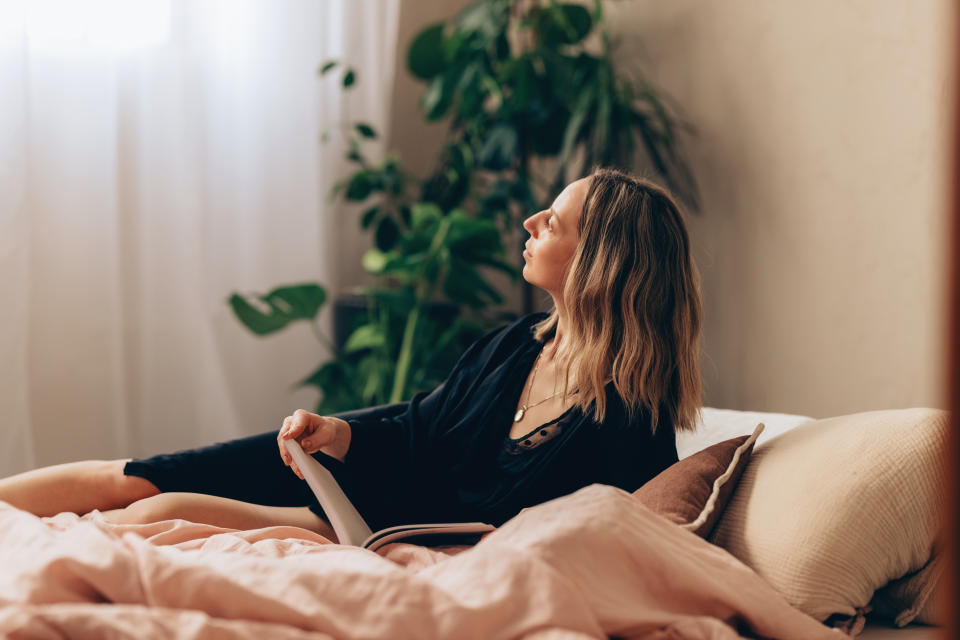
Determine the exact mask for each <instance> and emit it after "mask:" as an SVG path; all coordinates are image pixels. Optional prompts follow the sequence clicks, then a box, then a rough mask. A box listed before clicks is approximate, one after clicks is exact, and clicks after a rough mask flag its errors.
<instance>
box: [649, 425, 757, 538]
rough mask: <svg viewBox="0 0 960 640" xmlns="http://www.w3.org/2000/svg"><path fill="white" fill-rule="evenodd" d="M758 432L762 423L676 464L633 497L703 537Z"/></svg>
mask: <svg viewBox="0 0 960 640" xmlns="http://www.w3.org/2000/svg"><path fill="white" fill-rule="evenodd" d="M761 432H763V423H760V424H758V425H757V428H756V429H755V430H754V431H753V435H749V436H739V437H737V438H731V439H730V440H725V441H723V442H719V443H717V444H715V445H712V446H710V447H707V448H706V449H704V450H703V451H700V452H699V453H696V454H694V455H692V456H688V457H686V458H684V459H683V460H680V461H679V462H675V463H674V464H672V465H671V466H670V467H668V468H666V469H664V470H663V471H662V472H660V473H659V474H658V475H657V476H656V477H655V478H653V479H652V480H650V481H648V482H647V483H646V484H644V485H643V486H642V487H640V488H639V489H637V490H636V491H634V492H633V495H634V496H636V497H637V498H639V499H640V501H641V502H643V503H644V504H645V505H646V506H647V507H648V508H649V509H651V510H652V511H654V512H656V513H658V514H660V515H662V516H664V517H665V518H667V519H668V520H670V521H671V522H674V523H676V524H678V525H680V526H681V527H682V528H684V529H687V530H689V531H692V532H693V533H695V534H697V535H698V536H700V537H701V538H706V537H707V536H708V535H710V532H711V531H712V530H713V527H714V525H716V523H717V520H719V519H720V514H721V513H723V508H724V507H725V506H726V504H727V501H728V500H729V499H730V496H731V495H732V494H733V490H734V488H735V487H736V485H737V481H738V480H739V479H740V475H741V474H742V473H743V469H744V467H746V466H747V462H748V461H749V460H750V452H751V451H752V450H753V445H754V443H756V441H757V438H758V437H759V436H760V433H761Z"/></svg>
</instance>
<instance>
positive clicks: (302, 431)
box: [277, 409, 335, 480]
mask: <svg viewBox="0 0 960 640" xmlns="http://www.w3.org/2000/svg"><path fill="white" fill-rule="evenodd" d="M327 420H328V419H327V418H324V417H323V416H318V415H317V414H315V413H310V412H309V411H305V410H303V409H297V410H296V411H294V413H293V415H290V416H287V417H286V418H284V419H283V426H282V427H281V428H280V432H279V433H278V434H277V446H278V447H279V449H280V458H281V459H282V460H283V463H284V464H285V465H287V466H288V467H290V469H291V471H293V472H294V473H295V474H296V475H297V477H298V478H300V479H301V480H303V474H302V473H301V472H300V469H299V468H298V467H297V465H296V463H295V462H294V461H293V458H292V456H291V455H290V452H289V451H287V447H286V445H285V444H284V440H289V439H291V438H293V439H295V440H297V442H299V443H300V446H301V447H302V448H303V450H304V451H305V452H306V453H308V454H309V453H314V452H315V451H318V450H319V449H320V448H321V447H323V446H324V445H326V444H328V443H330V442H331V441H332V440H333V436H334V431H335V429H334V427H333V426H332V425H328V424H326V423H327Z"/></svg>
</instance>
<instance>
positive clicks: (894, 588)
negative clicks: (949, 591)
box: [870, 545, 947, 627]
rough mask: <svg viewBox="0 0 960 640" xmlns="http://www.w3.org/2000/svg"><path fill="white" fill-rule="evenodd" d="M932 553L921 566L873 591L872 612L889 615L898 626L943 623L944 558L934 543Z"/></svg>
mask: <svg viewBox="0 0 960 640" xmlns="http://www.w3.org/2000/svg"><path fill="white" fill-rule="evenodd" d="M937 547H938V548H937V549H935V550H934V552H933V557H932V558H931V559H930V562H928V563H927V564H926V565H925V566H924V567H923V568H922V569H920V570H919V571H917V572H915V573H911V574H909V575H906V576H904V577H903V578H900V579H898V580H894V581H892V582H890V583H889V584H887V585H886V586H885V587H883V588H882V589H880V590H879V591H877V592H876V593H875V594H873V599H872V600H871V601H870V606H871V607H872V609H873V614H876V615H879V616H881V617H884V618H892V619H893V621H894V623H895V624H896V625H897V626H898V627H903V626H905V625H908V624H910V623H911V622H922V623H923V624H932V625H938V626H943V625H945V624H946V619H947V615H946V614H947V612H946V610H945V609H944V607H945V606H946V599H945V598H944V596H945V595H946V594H945V593H943V590H945V589H946V587H945V586H943V582H942V581H941V578H942V576H943V572H944V571H945V570H946V566H947V559H946V554H945V553H944V552H943V548H942V547H941V546H940V545H937Z"/></svg>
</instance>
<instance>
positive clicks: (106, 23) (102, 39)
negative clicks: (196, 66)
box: [21, 0, 170, 52]
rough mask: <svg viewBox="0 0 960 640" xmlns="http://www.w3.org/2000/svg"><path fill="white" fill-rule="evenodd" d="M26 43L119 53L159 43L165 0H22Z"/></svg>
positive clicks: (165, 22)
mask: <svg viewBox="0 0 960 640" xmlns="http://www.w3.org/2000/svg"><path fill="white" fill-rule="evenodd" d="M21 10H22V12H23V14H22V15H23V19H24V29H25V31H26V35H27V38H28V39H29V42H30V46H31V48H36V49H42V50H46V51H61V52H77V51H82V50H95V51H108V52H121V51H133V50H136V49H143V48H147V47H151V46H156V45H160V44H163V43H164V42H166V41H167V39H168V37H169V34H170V0H83V1H80V0H23V5H22V7H21Z"/></svg>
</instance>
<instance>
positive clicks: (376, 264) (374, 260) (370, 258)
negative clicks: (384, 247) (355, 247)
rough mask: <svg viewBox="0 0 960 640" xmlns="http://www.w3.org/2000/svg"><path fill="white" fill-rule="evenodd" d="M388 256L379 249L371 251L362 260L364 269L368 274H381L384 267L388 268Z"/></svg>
mask: <svg viewBox="0 0 960 640" xmlns="http://www.w3.org/2000/svg"><path fill="white" fill-rule="evenodd" d="M387 260H388V258H387V254H385V253H384V252H382V251H380V250H379V249H370V250H369V251H367V252H366V253H364V254H363V258H362V259H361V261H360V262H361V264H362V265H363V268H364V269H366V270H367V271H368V272H370V273H373V274H379V273H382V272H383V269H384V267H386V266H387Z"/></svg>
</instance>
